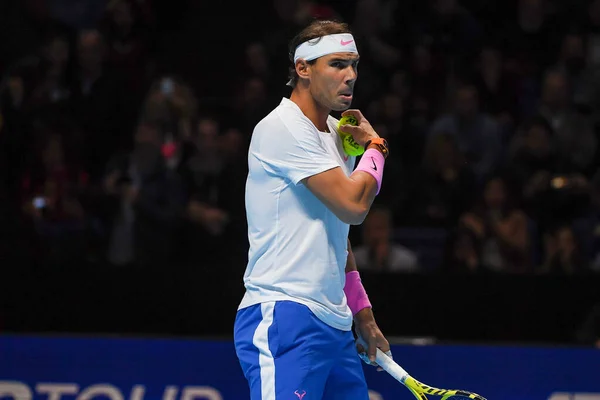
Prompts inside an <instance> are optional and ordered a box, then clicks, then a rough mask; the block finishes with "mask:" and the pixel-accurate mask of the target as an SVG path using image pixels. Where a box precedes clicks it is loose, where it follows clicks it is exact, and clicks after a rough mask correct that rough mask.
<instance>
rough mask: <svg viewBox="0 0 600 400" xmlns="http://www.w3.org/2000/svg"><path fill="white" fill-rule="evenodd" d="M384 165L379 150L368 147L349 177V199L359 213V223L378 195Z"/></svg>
mask: <svg viewBox="0 0 600 400" xmlns="http://www.w3.org/2000/svg"><path fill="white" fill-rule="evenodd" d="M384 165H385V157H384V156H383V154H382V153H381V152H380V151H379V150H377V149H374V148H373V147H372V146H369V148H368V149H367V151H366V152H365V153H364V154H363V157H362V158H361V160H360V162H359V163H358V165H357V167H356V169H355V170H354V172H352V174H351V175H350V177H349V179H350V180H351V181H352V184H353V189H354V190H352V191H350V194H351V196H350V199H351V201H352V202H353V204H354V205H355V206H356V208H357V209H358V210H359V211H360V213H359V217H360V219H359V220H360V223H362V221H363V220H364V218H365V217H366V216H367V213H368V212H369V209H370V208H371V205H372V204H373V201H374V200H375V197H376V196H377V195H378V194H379V190H380V189H381V185H382V180H383V169H384Z"/></svg>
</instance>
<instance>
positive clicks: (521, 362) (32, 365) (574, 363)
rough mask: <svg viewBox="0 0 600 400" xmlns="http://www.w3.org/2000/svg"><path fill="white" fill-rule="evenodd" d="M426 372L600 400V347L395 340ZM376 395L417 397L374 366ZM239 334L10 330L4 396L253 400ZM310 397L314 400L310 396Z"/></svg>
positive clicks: (516, 397)
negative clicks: (235, 337) (238, 352)
mask: <svg viewBox="0 0 600 400" xmlns="http://www.w3.org/2000/svg"><path fill="white" fill-rule="evenodd" d="M392 351H393V353H394V358H395V359H396V360H397V361H398V362H399V363H400V364H401V365H402V366H403V367H404V368H405V369H406V370H407V371H408V372H409V373H410V374H411V375H413V376H414V377H415V378H416V379H419V380H421V381H422V382H424V383H426V384H429V385H432V386H437V387H443V388H461V389H466V390H470V391H474V392H478V393H480V394H482V395H483V396H485V397H487V398H488V399H490V400H493V399H510V400H540V399H544V400H545V399H549V400H600V350H594V349H570V348H536V347H516V346H515V347H513V346H494V347H492V346H439V345H427V346H405V345H402V346H394V347H393V348H392ZM365 373H366V376H367V380H368V383H369V388H370V389H371V398H372V399H373V400H375V399H377V400H381V399H384V400H392V399H394V400H396V399H400V400H402V399H407V400H408V399H411V398H413V397H412V395H411V394H410V393H409V392H408V390H407V389H406V388H404V386H402V385H401V384H400V383H398V382H396V381H395V380H394V379H392V378H391V377H390V376H389V375H387V374H386V373H385V372H377V371H376V370H375V369H374V368H372V367H368V366H365ZM248 397H249V396H248V388H247V383H246V381H245V379H244V377H243V375H242V373H241V370H240V367H239V364H238V361H237V358H236V356H235V350H234V348H233V345H232V343H231V342H229V341H203V340H185V339H133V338H70V337H69V338H65V337H24V336H0V399H2V400H7V399H11V400H33V399H36V400H37V399H40V400H90V399H94V400H109V399H110V400H243V399H248ZM309 400H310V399H309Z"/></svg>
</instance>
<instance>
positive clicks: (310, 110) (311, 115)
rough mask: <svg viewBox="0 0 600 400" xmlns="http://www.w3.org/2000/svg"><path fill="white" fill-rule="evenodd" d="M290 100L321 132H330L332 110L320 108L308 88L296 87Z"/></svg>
mask: <svg viewBox="0 0 600 400" xmlns="http://www.w3.org/2000/svg"><path fill="white" fill-rule="evenodd" d="M298 85H300V83H298ZM290 100H291V101H293V102H294V103H296V104H297V105H298V107H299V108H300V110H302V113H303V114H304V115H306V117H307V118H308V119H310V120H311V122H312V123H313V124H314V125H315V126H316V127H317V129H318V130H319V131H321V132H326V131H327V130H328V128H327V116H328V115H329V112H330V111H331V110H329V109H327V108H324V107H322V106H320V105H319V104H318V103H317V102H316V101H315V99H314V98H313V97H312V95H311V94H310V91H309V90H308V88H301V87H299V86H296V87H295V88H294V90H293V91H292V94H291V96H290Z"/></svg>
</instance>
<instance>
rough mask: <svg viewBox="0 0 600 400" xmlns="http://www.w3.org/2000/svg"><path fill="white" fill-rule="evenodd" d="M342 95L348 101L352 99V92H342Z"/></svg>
mask: <svg viewBox="0 0 600 400" xmlns="http://www.w3.org/2000/svg"><path fill="white" fill-rule="evenodd" d="M340 97H341V98H342V99H344V100H346V101H349V100H352V92H343V93H340Z"/></svg>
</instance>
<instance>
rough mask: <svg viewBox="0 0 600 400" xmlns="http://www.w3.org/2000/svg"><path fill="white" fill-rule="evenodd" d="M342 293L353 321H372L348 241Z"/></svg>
mask: <svg viewBox="0 0 600 400" xmlns="http://www.w3.org/2000/svg"><path fill="white" fill-rule="evenodd" d="M344 293H345V294H346V299H347V301H348V306H349V307H350V310H351V311H352V315H353V316H354V318H355V319H357V320H361V321H363V322H364V321H368V320H370V319H374V317H373V312H372V311H371V303H370V301H369V297H368V296H367V292H366V290H365V288H364V286H363V284H362V281H361V279H360V275H359V273H358V267H357V265H356V259H355V258H354V253H353V252H352V246H351V244H350V239H348V258H347V259H346V284H345V286H344Z"/></svg>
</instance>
